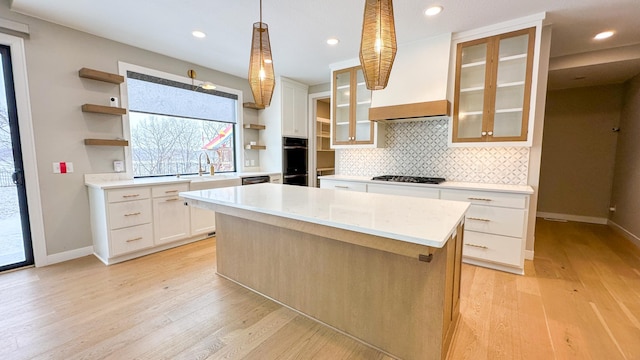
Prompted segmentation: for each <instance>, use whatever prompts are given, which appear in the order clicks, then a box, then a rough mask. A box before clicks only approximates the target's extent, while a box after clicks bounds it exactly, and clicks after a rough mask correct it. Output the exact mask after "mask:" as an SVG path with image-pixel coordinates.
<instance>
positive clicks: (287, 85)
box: [280, 78, 309, 139]
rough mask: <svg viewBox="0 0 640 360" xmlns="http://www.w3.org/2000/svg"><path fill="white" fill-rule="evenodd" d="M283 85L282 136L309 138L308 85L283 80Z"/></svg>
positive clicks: (281, 80)
mask: <svg viewBox="0 0 640 360" xmlns="http://www.w3.org/2000/svg"><path fill="white" fill-rule="evenodd" d="M280 83H281V85H282V89H281V91H282V104H281V106H282V136H284V137H299V138H305V139H306V138H307V136H308V131H307V130H308V129H307V127H308V126H307V123H308V120H307V97H308V92H309V89H308V87H307V86H306V85H302V84H300V83H296V82H294V81H291V80H289V79H286V78H281V79H280Z"/></svg>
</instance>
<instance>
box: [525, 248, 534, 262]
mask: <svg viewBox="0 0 640 360" xmlns="http://www.w3.org/2000/svg"><path fill="white" fill-rule="evenodd" d="M524 258H525V260H533V250H525V251H524Z"/></svg>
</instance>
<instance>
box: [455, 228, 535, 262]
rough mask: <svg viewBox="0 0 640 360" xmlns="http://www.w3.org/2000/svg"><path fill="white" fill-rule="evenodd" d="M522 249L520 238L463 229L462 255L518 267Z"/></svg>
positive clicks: (521, 257) (521, 258)
mask: <svg viewBox="0 0 640 360" xmlns="http://www.w3.org/2000/svg"><path fill="white" fill-rule="evenodd" d="M522 250H523V249H522V239H520V238H513V237H509V236H500V235H492V234H484V233H479V232H475V231H469V230H466V229H465V231H464V246H463V248H462V255H463V256H465V257H470V258H475V259H480V260H486V261H491V262H497V263H502V264H507V265H511V266H517V267H520V266H522V261H523V256H524V254H523V251H522Z"/></svg>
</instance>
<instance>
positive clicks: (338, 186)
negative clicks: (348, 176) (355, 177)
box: [320, 179, 367, 192]
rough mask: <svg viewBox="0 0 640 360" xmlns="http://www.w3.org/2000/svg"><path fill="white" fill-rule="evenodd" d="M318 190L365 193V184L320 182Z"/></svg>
mask: <svg viewBox="0 0 640 360" xmlns="http://www.w3.org/2000/svg"><path fill="white" fill-rule="evenodd" d="M320 188H322V189H334V190H349V191H359V192H367V184H365V183H359V182H348V181H333V180H323V179H321V180H320Z"/></svg>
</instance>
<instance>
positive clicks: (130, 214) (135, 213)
mask: <svg viewBox="0 0 640 360" xmlns="http://www.w3.org/2000/svg"><path fill="white" fill-rule="evenodd" d="M140 214H141V212H140V211H138V212H134V213H129V214H124V216H136V215H140Z"/></svg>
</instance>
